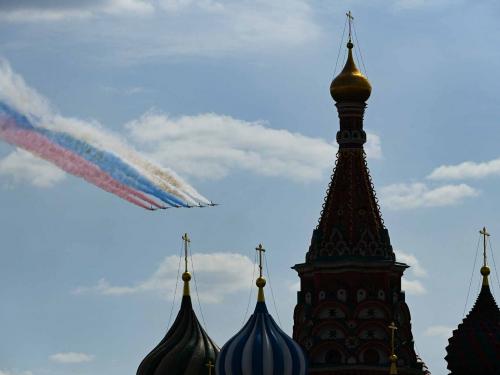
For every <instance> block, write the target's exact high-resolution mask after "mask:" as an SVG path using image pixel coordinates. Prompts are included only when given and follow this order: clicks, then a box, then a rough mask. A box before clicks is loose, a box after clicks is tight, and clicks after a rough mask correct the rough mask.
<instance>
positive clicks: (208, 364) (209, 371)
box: [205, 359, 215, 375]
mask: <svg viewBox="0 0 500 375" xmlns="http://www.w3.org/2000/svg"><path fill="white" fill-rule="evenodd" d="M205 366H206V367H207V368H208V375H212V369H213V368H214V367H215V365H214V364H213V363H212V360H211V359H209V360H208V362H207V364H206V365H205Z"/></svg>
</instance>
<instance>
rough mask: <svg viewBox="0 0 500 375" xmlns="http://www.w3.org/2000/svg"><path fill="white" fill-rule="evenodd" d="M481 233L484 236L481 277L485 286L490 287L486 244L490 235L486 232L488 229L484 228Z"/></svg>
mask: <svg viewBox="0 0 500 375" xmlns="http://www.w3.org/2000/svg"><path fill="white" fill-rule="evenodd" d="M479 233H480V234H482V235H483V266H482V267H481V275H483V285H489V283H488V275H489V274H490V267H488V264H487V263H486V242H487V241H488V237H489V236H490V234H489V233H488V232H487V231H486V227H483V229H481V230H480V231H479Z"/></svg>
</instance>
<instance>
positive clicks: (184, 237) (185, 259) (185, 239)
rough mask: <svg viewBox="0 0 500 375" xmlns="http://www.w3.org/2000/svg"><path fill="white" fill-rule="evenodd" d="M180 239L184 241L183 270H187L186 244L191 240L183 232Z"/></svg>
mask: <svg viewBox="0 0 500 375" xmlns="http://www.w3.org/2000/svg"><path fill="white" fill-rule="evenodd" d="M182 240H183V241H184V266H185V271H184V272H187V271H188V244H189V243H190V242H191V240H190V239H189V237H188V234H187V233H184V236H182Z"/></svg>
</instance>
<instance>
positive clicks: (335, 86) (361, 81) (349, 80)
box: [330, 41, 372, 103]
mask: <svg viewBox="0 0 500 375" xmlns="http://www.w3.org/2000/svg"><path fill="white" fill-rule="evenodd" d="M353 46H354V45H353V44H352V42H350V41H349V43H347V48H348V54H347V61H346V63H345V66H344V69H342V71H341V72H340V74H339V75H338V76H337V77H335V78H334V80H333V81H332V84H331V85H330V94H331V95H332V98H333V99H334V100H335V101H336V102H363V103H364V102H366V101H367V100H368V98H369V97H370V94H371V92H372V86H371V85H370V82H369V81H368V79H367V78H366V77H365V76H364V75H363V73H361V72H360V71H359V69H358V68H357V66H356V64H355V63H354V59H353V57H352V47H353Z"/></svg>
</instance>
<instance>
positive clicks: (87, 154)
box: [0, 103, 187, 207]
mask: <svg viewBox="0 0 500 375" xmlns="http://www.w3.org/2000/svg"><path fill="white" fill-rule="evenodd" d="M0 112H4V113H6V114H7V115H8V116H9V117H11V118H12V119H14V120H15V122H16V125H18V126H20V127H22V128H24V129H26V130H30V131H34V132H37V133H39V134H41V135H43V136H45V137H46V138H48V139H50V140H51V141H52V142H54V143H56V144H57V145H59V146H61V147H64V148H65V149H67V150H70V151H72V152H74V153H75V154H77V155H79V156H81V157H82V158H84V159H85V160H87V161H89V162H91V163H93V164H95V165H97V166H98V167H99V168H101V170H103V171H104V172H106V173H107V174H109V175H110V176H111V177H112V178H114V179H115V180H117V181H119V182H121V183H123V184H125V185H127V186H129V187H132V188H134V189H137V190H140V191H142V192H144V193H146V194H150V195H153V196H155V197H157V198H158V199H160V200H162V201H163V202H165V203H167V204H169V205H171V206H183V207H187V204H186V203H185V202H183V201H182V200H180V199H178V198H177V197H175V196H173V195H171V194H169V193H166V192H165V191H163V190H161V189H159V188H158V187H156V186H155V185H154V184H153V183H151V182H150V181H149V180H148V179H146V178H145V177H144V176H142V175H141V174H140V173H139V172H138V171H137V170H136V169H135V168H134V167H132V166H130V165H129V164H127V163H125V162H124V161H123V160H121V159H120V158H119V157H118V156H116V155H113V154H111V153H109V152H107V151H103V150H100V149H98V148H96V147H94V146H92V145H90V144H89V143H87V142H85V141H82V140H79V139H76V138H74V137H72V136H71V135H69V134H66V133H63V132H58V131H53V130H49V129H45V128H39V127H35V126H33V124H32V123H31V121H30V120H29V119H28V118H27V117H26V116H24V115H22V114H20V113H19V112H17V111H15V110H13V109H11V108H10V107H8V106H6V105H5V104H3V103H0Z"/></svg>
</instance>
